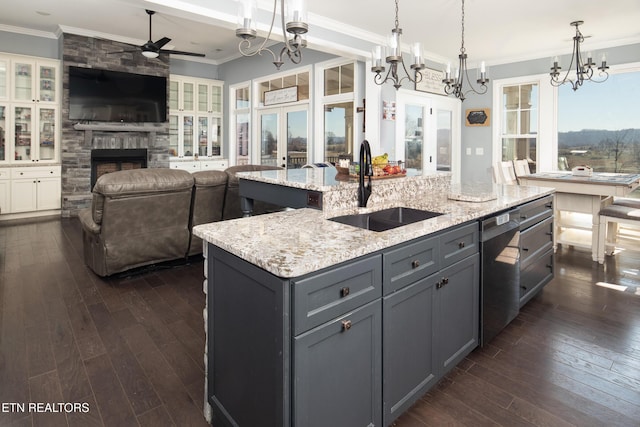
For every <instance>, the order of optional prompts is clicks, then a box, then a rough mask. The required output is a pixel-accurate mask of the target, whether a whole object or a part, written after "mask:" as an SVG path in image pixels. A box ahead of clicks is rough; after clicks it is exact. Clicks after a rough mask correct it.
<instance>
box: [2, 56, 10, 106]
mask: <svg viewBox="0 0 640 427" xmlns="http://www.w3.org/2000/svg"><path fill="white" fill-rule="evenodd" d="M8 66H9V62H8V61H3V60H0V99H6V98H8V97H9V94H8V93H7V67H8Z"/></svg>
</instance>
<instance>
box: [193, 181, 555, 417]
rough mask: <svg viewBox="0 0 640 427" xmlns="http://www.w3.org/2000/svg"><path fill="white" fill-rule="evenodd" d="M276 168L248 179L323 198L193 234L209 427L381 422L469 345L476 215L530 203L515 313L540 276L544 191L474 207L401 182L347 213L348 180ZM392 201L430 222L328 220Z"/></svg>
mask: <svg viewBox="0 0 640 427" xmlns="http://www.w3.org/2000/svg"><path fill="white" fill-rule="evenodd" d="M277 172H278V174H279V175H277V176H276V177H275V178H274V177H269V176H266V177H265V176H263V175H260V176H259V177H255V178H256V179H264V180H267V181H268V183H271V184H278V183H279V182H280V181H277V182H272V181H273V180H279V179H282V183H285V184H287V185H300V186H301V188H303V189H307V190H314V191H322V192H323V197H322V206H323V208H322V209H310V208H301V209H295V210H286V211H283V212H277V213H273V214H268V215H258V216H255V217H251V218H242V219H235V220H229V221H221V222H216V223H211V224H202V225H198V226H196V227H194V234H195V235H197V236H198V237H200V238H202V239H203V240H204V241H205V242H206V245H205V248H204V249H205V259H206V263H205V276H206V280H205V283H204V291H205V293H206V294H207V307H206V308H205V312H204V315H205V328H206V329H207V331H206V332H207V345H206V348H205V353H206V354H205V371H206V373H205V375H206V378H207V381H206V385H205V405H204V415H205V418H206V419H207V420H208V421H210V422H212V424H213V425H214V426H215V427H219V426H225V425H228V426H243V427H244V426H250V427H252V426H261V427H262V426H275V427H281V426H296V427H313V426H321V427H326V426H331V427H339V426H345V427H370V426H387V425H390V424H391V423H392V422H393V421H394V420H395V419H396V418H398V417H399V416H400V415H401V414H402V413H403V412H405V411H406V410H407V409H408V408H409V407H410V406H411V405H412V404H413V403H414V402H415V401H416V400H417V399H419V398H420V397H421V396H422V395H423V394H424V393H425V392H426V391H427V390H429V389H430V388H431V387H432V386H433V385H434V384H435V383H436V382H437V381H438V380H439V379H440V378H442V376H443V375H445V373H446V372H448V371H449V370H450V369H452V368H453V367H454V366H455V365H456V364H458V363H459V362H460V361H461V360H462V359H463V358H464V357H465V356H466V355H467V354H468V353H469V352H471V351H472V350H473V349H474V348H475V347H476V346H477V345H478V344H479V335H480V331H481V325H480V321H481V320H480V319H481V318H482V317H481V315H480V310H481V307H482V303H481V298H482V289H481V284H482V281H481V280H480V275H481V271H480V270H481V265H480V264H481V263H480V259H481V258H480V251H481V250H482V249H481V247H480V243H479V234H480V224H479V222H478V221H479V220H482V219H483V218H486V217H487V216H490V215H494V214H495V213H497V212H504V211H506V210H508V209H511V208H513V207H516V206H524V205H525V204H527V203H530V202H531V204H529V205H527V206H528V208H527V209H525V210H524V212H525V213H524V216H527V218H529V219H527V218H523V219H522V222H521V230H522V232H523V233H524V236H525V246H524V247H523V248H522V251H524V252H527V255H526V256H525V262H524V264H523V265H522V266H521V267H522V268H521V275H522V277H523V279H524V280H523V282H522V283H519V285H522V286H523V288H522V290H521V300H520V302H521V304H524V303H526V301H527V300H528V299H529V298H531V297H532V296H533V295H534V294H536V293H538V291H539V290H540V289H541V288H542V286H544V284H545V283H546V282H547V281H548V280H550V278H551V277H553V267H552V266H551V267H548V265H552V263H553V251H551V252H549V248H550V246H549V245H550V243H549V242H550V241H551V240H552V237H549V235H547V234H546V233H547V232H548V230H549V224H550V223H551V222H552V221H553V219H549V218H552V213H551V214H549V212H552V210H550V209H549V206H550V204H551V203H552V201H553V189H549V188H540V187H526V186H497V187H494V189H493V190H492V197H486V198H485V197H484V194H481V196H482V197H478V193H477V192H461V191H459V189H458V188H453V187H451V188H449V187H448V186H443V185H442V184H443V183H444V181H443V180H444V179H445V178H446V177H441V176H440V175H438V176H436V177H435V178H433V179H431V178H430V177H416V178H413V177H407V178H404V179H403V180H393V181H397V182H394V183H386V184H384V185H383V184H378V185H377V186H375V187H374V196H376V191H378V192H379V194H377V196H376V197H373V196H372V199H370V202H372V206H371V207H370V208H360V209H358V208H355V209H354V208H353V207H351V206H352V205H353V204H354V203H355V200H351V199H349V197H351V196H355V191H354V189H353V188H352V185H351V183H346V185H342V184H343V183H338V184H336V185H332V186H327V185H324V184H323V185H318V184H317V183H315V181H312V182H309V181H306V182H302V183H298V182H297V181H292V177H291V174H290V173H289V172H288V171H285V172H286V176H285V175H284V174H285V172H283V171H277ZM316 172H317V171H311V172H309V171H306V172H305V176H306V178H307V179H311V178H314V179H315V178H317V177H316V175H317V173H316ZM281 175H282V176H281ZM325 175H326V174H325ZM325 175H323V177H324V178H326V176H325ZM322 182H323V183H325V184H326V180H324V181H322ZM283 185H284V184H283ZM390 195H391V196H394V197H396V198H398V197H400V198H401V199H402V200H396V199H393V198H391V199H388V196H389V197H390ZM490 196H491V194H490ZM543 199H544V201H543ZM395 206H405V207H409V208H414V209H422V210H427V211H434V212H438V213H441V214H442V215H440V216H437V217H434V218H430V219H427V220H423V221H419V222H416V223H412V224H408V225H404V226H402V227H399V228H396V229H392V230H387V231H382V232H375V231H370V230H365V229H361V228H357V227H353V226H350V225H345V224H342V223H339V222H335V221H330V220H329V219H331V218H332V217H334V216H338V215H342V214H351V213H365V212H371V211H373V210H381V209H385V208H387V207H395ZM356 209H357V210H356Z"/></svg>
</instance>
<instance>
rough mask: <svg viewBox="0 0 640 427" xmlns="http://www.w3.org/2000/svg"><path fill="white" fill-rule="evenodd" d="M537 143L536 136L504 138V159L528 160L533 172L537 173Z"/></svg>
mask: <svg viewBox="0 0 640 427" xmlns="http://www.w3.org/2000/svg"><path fill="white" fill-rule="evenodd" d="M536 143H537V139H536V138H503V139H502V160H527V161H528V163H529V169H530V170H531V173H535V172H536V162H535V158H536V154H537V153H536Z"/></svg>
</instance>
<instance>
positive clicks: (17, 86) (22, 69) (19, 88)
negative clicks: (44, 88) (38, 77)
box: [13, 62, 34, 118]
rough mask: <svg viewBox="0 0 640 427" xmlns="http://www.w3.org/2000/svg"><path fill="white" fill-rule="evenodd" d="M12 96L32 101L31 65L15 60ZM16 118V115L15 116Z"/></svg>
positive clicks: (20, 99) (16, 98)
mask: <svg viewBox="0 0 640 427" xmlns="http://www.w3.org/2000/svg"><path fill="white" fill-rule="evenodd" d="M13 91H14V93H13V98H14V99H15V100H18V101H33V99H34V97H33V95H32V94H33V65H32V64H28V63H20V62H16V63H15V64H14V74H13ZM16 118H17V117H16Z"/></svg>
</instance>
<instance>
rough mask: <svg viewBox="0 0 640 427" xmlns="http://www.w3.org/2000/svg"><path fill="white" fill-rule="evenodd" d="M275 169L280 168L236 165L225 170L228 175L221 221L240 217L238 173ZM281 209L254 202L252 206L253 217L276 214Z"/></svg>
mask: <svg viewBox="0 0 640 427" xmlns="http://www.w3.org/2000/svg"><path fill="white" fill-rule="evenodd" d="M277 169H282V168H281V167H278V166H266V165H238V166H231V167H229V168H227V169H226V170H225V172H226V173H227V175H229V178H228V182H227V194H226V196H225V199H224V209H223V213H222V219H224V220H226V219H233V218H241V217H242V209H240V194H239V192H238V191H239V185H238V177H237V176H236V174H237V173H238V172H253V171H264V170H277ZM281 209H282V207H280V206H276V205H274V204H271V203H266V202H262V201H259V200H256V201H255V202H254V204H253V215H259V214H262V213H269V212H276V211H278V210H281Z"/></svg>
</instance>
